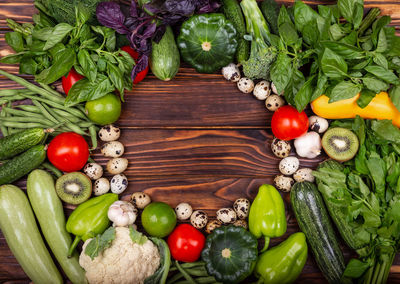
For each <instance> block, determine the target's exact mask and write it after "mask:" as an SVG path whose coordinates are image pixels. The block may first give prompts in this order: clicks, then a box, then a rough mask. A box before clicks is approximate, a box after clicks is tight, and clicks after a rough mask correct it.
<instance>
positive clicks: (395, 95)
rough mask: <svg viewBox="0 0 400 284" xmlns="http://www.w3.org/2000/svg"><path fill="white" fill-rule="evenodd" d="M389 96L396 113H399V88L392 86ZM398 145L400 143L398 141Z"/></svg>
mask: <svg viewBox="0 0 400 284" xmlns="http://www.w3.org/2000/svg"><path fill="white" fill-rule="evenodd" d="M389 96H390V100H391V101H392V103H393V104H394V105H395V107H396V108H397V110H398V111H400V86H399V85H397V86H393V87H392V88H391V89H390V90H389ZM399 143H400V141H399Z"/></svg>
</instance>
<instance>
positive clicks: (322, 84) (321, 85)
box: [311, 73, 328, 101]
mask: <svg viewBox="0 0 400 284" xmlns="http://www.w3.org/2000/svg"><path fill="white" fill-rule="evenodd" d="M327 83H328V77H326V76H325V75H324V74H322V73H319V74H318V82H317V86H316V87H315V89H314V92H313V94H312V96H311V101H313V100H316V99H318V98H319V97H320V96H321V95H322V94H323V93H324V92H325V89H326V86H327Z"/></svg>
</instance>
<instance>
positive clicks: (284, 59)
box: [270, 53, 292, 94]
mask: <svg viewBox="0 0 400 284" xmlns="http://www.w3.org/2000/svg"><path fill="white" fill-rule="evenodd" d="M291 62H292V60H291V59H290V57H289V56H287V55H286V54H284V53H279V55H278V57H277V58H276V61H275V62H274V63H273V64H272V66H271V73H270V75H271V80H272V81H273V82H274V84H275V86H276V89H277V91H278V93H279V94H281V93H282V91H283V90H284V89H285V88H286V86H287V84H288V82H289V81H290V79H291V77H292V66H291Z"/></svg>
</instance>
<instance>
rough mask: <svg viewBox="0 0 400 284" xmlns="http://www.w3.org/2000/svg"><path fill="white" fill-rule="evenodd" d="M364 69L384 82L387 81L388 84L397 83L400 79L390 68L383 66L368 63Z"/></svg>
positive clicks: (399, 82)
mask: <svg viewBox="0 0 400 284" xmlns="http://www.w3.org/2000/svg"><path fill="white" fill-rule="evenodd" d="M365 70H366V71H367V72H369V73H371V74H373V75H375V76H376V77H378V78H379V79H382V80H383V81H385V82H388V83H390V84H394V85H399V84H400V80H399V78H398V77H397V76H396V75H395V74H394V73H393V72H392V71H390V70H387V69H385V68H383V67H382V66H377V65H370V66H367V67H365Z"/></svg>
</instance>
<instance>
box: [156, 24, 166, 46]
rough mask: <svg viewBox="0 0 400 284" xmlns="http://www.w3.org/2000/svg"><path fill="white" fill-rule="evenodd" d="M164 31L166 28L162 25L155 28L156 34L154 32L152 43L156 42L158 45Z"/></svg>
mask: <svg viewBox="0 0 400 284" xmlns="http://www.w3.org/2000/svg"><path fill="white" fill-rule="evenodd" d="M165 29H166V26H165V25H162V26H158V27H157V30H156V32H155V34H154V37H153V41H154V42H156V43H159V42H160V40H161V38H162V36H163V35H164V33H165Z"/></svg>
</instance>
